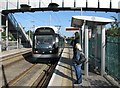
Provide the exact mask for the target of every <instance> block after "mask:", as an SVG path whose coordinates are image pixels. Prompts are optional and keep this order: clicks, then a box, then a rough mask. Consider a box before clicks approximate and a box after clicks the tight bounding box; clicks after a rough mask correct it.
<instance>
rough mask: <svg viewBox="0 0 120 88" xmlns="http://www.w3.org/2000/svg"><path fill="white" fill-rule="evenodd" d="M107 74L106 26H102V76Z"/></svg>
mask: <svg viewBox="0 0 120 88" xmlns="http://www.w3.org/2000/svg"><path fill="white" fill-rule="evenodd" d="M104 74H105V26H101V76H103V75H104Z"/></svg>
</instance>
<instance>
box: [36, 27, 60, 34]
mask: <svg viewBox="0 0 120 88" xmlns="http://www.w3.org/2000/svg"><path fill="white" fill-rule="evenodd" d="M42 27H48V28H52V29H53V30H54V32H55V33H58V30H59V29H58V28H57V27H55V26H38V27H35V30H36V29H37V28H42Z"/></svg>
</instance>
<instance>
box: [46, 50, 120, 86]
mask: <svg viewBox="0 0 120 88" xmlns="http://www.w3.org/2000/svg"><path fill="white" fill-rule="evenodd" d="M72 51H73V50H72V48H64V50H63V53H62V56H61V58H60V60H59V62H58V64H57V66H56V68H55V71H54V73H53V75H52V78H51V80H50V82H49V84H48V88H51V87H53V86H61V87H62V86H66V87H69V88H73V87H74V88H78V87H80V88H104V87H105V88H119V87H117V86H116V85H113V84H111V83H110V82H109V81H108V80H107V79H106V78H104V77H103V76H101V75H98V74H95V73H93V72H89V76H88V77H86V76H85V75H84V70H83V71H82V74H83V75H82V77H83V78H82V83H81V84H74V82H75V81H76V76H75V71H74V68H73V66H72V57H73V52H72Z"/></svg>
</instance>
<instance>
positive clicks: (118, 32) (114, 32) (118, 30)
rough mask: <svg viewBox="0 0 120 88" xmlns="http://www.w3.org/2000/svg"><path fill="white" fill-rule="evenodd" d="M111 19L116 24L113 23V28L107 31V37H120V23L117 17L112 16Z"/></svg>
mask: <svg viewBox="0 0 120 88" xmlns="http://www.w3.org/2000/svg"><path fill="white" fill-rule="evenodd" d="M111 17H112V18H114V20H115V22H113V23H111V28H109V29H108V30H107V31H106V35H108V36H120V27H119V24H120V22H118V20H117V19H116V17H114V16H111Z"/></svg>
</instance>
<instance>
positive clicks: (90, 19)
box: [71, 16, 114, 27]
mask: <svg viewBox="0 0 120 88" xmlns="http://www.w3.org/2000/svg"><path fill="white" fill-rule="evenodd" d="M84 20H85V21H86V24H87V25H90V24H91V23H95V24H100V25H106V24H108V23H111V22H114V20H112V19H108V18H103V17H96V16H72V22H71V26H72V27H75V26H78V27H81V26H82V24H83V23H84Z"/></svg>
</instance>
